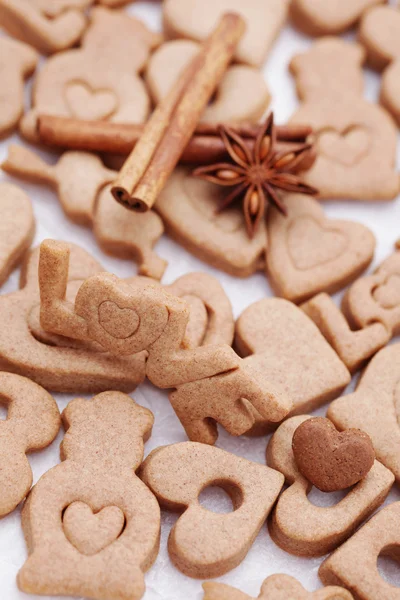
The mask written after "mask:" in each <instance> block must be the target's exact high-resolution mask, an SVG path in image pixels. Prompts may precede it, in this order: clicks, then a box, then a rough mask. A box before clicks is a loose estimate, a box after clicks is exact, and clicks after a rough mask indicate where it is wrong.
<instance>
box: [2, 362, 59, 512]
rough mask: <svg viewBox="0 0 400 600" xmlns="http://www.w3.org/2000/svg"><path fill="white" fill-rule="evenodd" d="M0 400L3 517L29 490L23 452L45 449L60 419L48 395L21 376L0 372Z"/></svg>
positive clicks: (54, 435) (29, 471)
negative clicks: (0, 413)
mask: <svg viewBox="0 0 400 600" xmlns="http://www.w3.org/2000/svg"><path fill="white" fill-rule="evenodd" d="M0 399H1V402H2V404H5V405H6V406H8V415H7V420H6V421H0V447H1V456H2V464H1V469H0V480H1V489H2V492H1V498H0V517H4V515H8V513H10V512H11V511H13V510H14V508H16V507H17V506H18V504H19V503H20V502H21V500H23V499H24V498H25V496H26V495H27V493H28V492H29V490H30V488H31V485H32V470H31V467H30V465H29V462H28V459H27V457H26V453H27V452H29V451H31V450H41V449H42V448H46V447H47V446H49V445H50V444H51V442H52V441H53V440H54V438H55V437H56V435H57V433H58V430H59V429H60V424H61V420H60V413H59V412H58V408H57V404H56V402H55V400H54V399H53V398H52V396H50V394H48V393H47V392H46V390H44V389H43V388H41V387H40V386H39V385H37V384H36V383H33V381H30V380H29V379H26V378H25V377H20V376H19V375H12V374H11V373H1V372H0Z"/></svg>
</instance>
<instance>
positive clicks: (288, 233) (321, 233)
mask: <svg viewBox="0 0 400 600" xmlns="http://www.w3.org/2000/svg"><path fill="white" fill-rule="evenodd" d="M284 201H285V204H286V206H287V208H288V215H287V216H284V215H282V214H281V213H280V212H279V211H277V210H275V209H271V212H270V215H269V219H268V227H267V229H268V253H267V273H268V275H269V278H270V282H271V285H272V287H273V288H274V289H275V291H276V293H277V294H278V295H280V296H283V297H284V298H287V299H288V300H292V302H296V303H298V302H303V301H305V300H307V299H308V298H310V297H312V296H314V295H315V294H318V293H319V292H328V293H334V292H337V291H338V290H340V289H341V288H342V287H344V286H345V285H348V284H349V283H350V282H351V281H353V279H356V278H357V277H358V276H359V275H360V274H361V273H362V272H363V271H364V270H365V269H366V268H367V267H368V265H369V264H370V262H371V260H372V258H373V255H374V250H375V238H374V235H373V234H372V232H371V231H370V230H369V229H367V227H365V226H364V225H361V224H360V223H355V222H352V221H339V220H331V219H328V218H327V217H325V215H324V212H323V210H322V208H321V206H320V204H319V203H318V202H317V201H316V200H314V199H313V198H310V197H308V196H304V195H301V194H289V195H287V196H285V200H284Z"/></svg>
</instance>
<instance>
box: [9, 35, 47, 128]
mask: <svg viewBox="0 0 400 600" xmlns="http://www.w3.org/2000/svg"><path fill="white" fill-rule="evenodd" d="M0 56H1V65H0V88H1V96H0V139H1V138H3V137H5V136H7V135H9V134H10V133H11V132H12V131H13V130H14V129H15V127H17V125H18V121H19V120H20V118H21V115H22V114H23V112H24V80H25V79H27V78H28V77H29V76H30V75H32V73H33V72H34V70H35V69H36V65H37V63H38V60H39V55H38V54H37V52H36V51H35V50H34V49H33V48H31V47H30V46H28V45H27V44H23V43H22V42H18V41H17V40H13V39H11V38H8V37H5V36H2V37H0Z"/></svg>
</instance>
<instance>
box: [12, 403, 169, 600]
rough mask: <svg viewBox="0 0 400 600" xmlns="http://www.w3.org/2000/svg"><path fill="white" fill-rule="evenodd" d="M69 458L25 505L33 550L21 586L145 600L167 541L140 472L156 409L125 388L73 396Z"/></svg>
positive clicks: (64, 448) (67, 419)
mask: <svg viewBox="0 0 400 600" xmlns="http://www.w3.org/2000/svg"><path fill="white" fill-rule="evenodd" d="M63 421H64V424H65V427H66V429H67V433H66V435H65V437H64V440H63V442H62V444H61V458H62V460H63V462H62V463H61V464H59V465H56V466H55V467H53V468H52V469H51V470H50V471H48V472H47V473H45V474H44V475H43V476H42V477H41V479H40V480H39V481H38V483H37V484H36V485H35V486H34V488H33V490H32V492H31V493H30V495H29V498H28V500H27V502H26V504H25V506H24V508H23V512H22V527H23V530H24V534H25V539H26V542H27V546H28V552H29V557H28V560H27V561H26V563H25V564H24V566H23V567H22V569H21V571H20V572H19V573H18V586H19V588H20V589H21V590H22V591H24V592H26V593H32V594H45V595H59V594H60V595H66V596H87V597H89V598H94V599H97V600H103V599H104V598H109V599H110V600H120V599H121V598H131V599H132V600H139V599H140V598H142V596H143V594H144V591H145V583H144V572H145V571H147V570H148V569H149V568H150V567H151V565H152V564H153V563H154V561H155V559H156V557H157V554H158V548H159V537H160V509H159V506H158V504H157V501H156V499H155V498H154V496H153V494H151V492H150V491H149V490H148V489H147V487H146V486H145V485H144V484H143V483H142V482H141V481H140V479H139V478H138V477H137V476H136V475H135V471H136V470H137V469H138V467H139V465H140V463H141V461H142V459H143V443H144V442H145V441H146V440H147V439H148V438H149V437H150V434H151V429H152V426H153V421H154V418H153V415H152V413H151V412H150V411H149V410H147V409H146V408H142V407H141V406H139V405H138V404H136V403H135V402H134V401H133V400H132V399H131V398H130V397H129V396H126V395H125V394H122V393H119V392H104V393H103V394H99V395H98V396H95V397H94V398H93V399H92V400H90V401H87V400H84V399H81V398H78V399H75V400H72V401H71V402H70V403H69V404H68V406H67V408H66V409H65V411H64V412H63Z"/></svg>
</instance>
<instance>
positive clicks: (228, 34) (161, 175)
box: [111, 13, 245, 212]
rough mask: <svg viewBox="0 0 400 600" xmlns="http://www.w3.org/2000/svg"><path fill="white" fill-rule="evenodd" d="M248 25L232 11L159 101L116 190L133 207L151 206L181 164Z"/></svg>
mask: <svg viewBox="0 0 400 600" xmlns="http://www.w3.org/2000/svg"><path fill="white" fill-rule="evenodd" d="M244 30H245V23H244V20H243V19H242V17H240V16H239V15H237V14H234V13H226V14H225V15H223V17H222V18H221V20H220V22H219V23H218V25H217V27H216V28H215V29H214V31H213V32H212V33H211V35H210V36H209V37H208V38H207V40H206V41H205V42H204V43H203V45H202V48H201V50H200V52H199V53H198V54H197V55H196V56H195V57H194V59H193V60H192V61H191V62H190V63H189V65H188V67H187V68H186V69H185V70H184V72H183V74H182V75H181V76H180V77H179V79H178V82H177V84H176V85H175V86H174V87H173V88H172V90H171V91H170V92H169V93H168V94H167V96H166V97H165V99H164V100H163V101H162V102H161V103H160V104H159V105H158V107H157V108H156V109H155V111H154V112H153V114H152V116H151V117H150V119H149V121H148V122H147V124H146V126H145V128H144V131H143V135H142V136H141V138H140V139H139V141H138V143H137V144H136V146H135V148H134V149H133V151H132V152H131V154H130V155H129V157H128V159H127V161H126V163H125V164H124V166H123V167H122V169H121V171H120V173H119V176H118V178H117V180H116V182H115V183H114V185H113V187H112V189H111V191H112V193H113V195H114V197H115V199H116V200H117V201H118V202H121V203H122V204H124V205H126V206H127V207H128V208H131V209H132V210H136V211H139V212H144V211H146V210H149V209H150V208H151V207H152V206H153V204H154V202H155V200H156V198H157V196H158V195H159V193H160V191H161V190H162V188H163V187H164V185H165V183H166V181H167V179H168V177H169V176H170V174H171V173H172V171H173V170H174V168H175V166H176V164H177V163H178V161H179V159H180V157H181V155H182V152H183V151H184V149H185V147H186V146H187V144H188V142H189V140H190V138H191V137H192V135H193V132H194V130H195V129H196V126H197V124H198V122H199V120H200V118H201V115H202V113H203V111H204V108H205V107H206V105H207V103H208V101H209V100H210V98H211V96H212V94H213V92H214V90H215V88H216V86H217V85H218V83H219V82H220V80H221V78H222V76H223V75H224V73H225V71H226V69H227V67H228V65H229V63H230V62H231V60H232V57H233V54H234V52H235V49H236V46H237V44H238V42H239V40H240V38H241V37H242V35H243V33H244Z"/></svg>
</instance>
